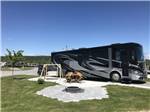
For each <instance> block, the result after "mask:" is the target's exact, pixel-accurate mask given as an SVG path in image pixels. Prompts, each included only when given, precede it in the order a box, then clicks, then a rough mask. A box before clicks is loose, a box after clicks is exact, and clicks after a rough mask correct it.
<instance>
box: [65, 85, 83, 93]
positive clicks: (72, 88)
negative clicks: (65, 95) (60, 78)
mask: <svg viewBox="0 0 150 112" xmlns="http://www.w3.org/2000/svg"><path fill="white" fill-rule="evenodd" d="M64 91H66V92H70V93H81V92H84V89H82V88H79V87H77V86H69V87H66V88H65V90H64Z"/></svg>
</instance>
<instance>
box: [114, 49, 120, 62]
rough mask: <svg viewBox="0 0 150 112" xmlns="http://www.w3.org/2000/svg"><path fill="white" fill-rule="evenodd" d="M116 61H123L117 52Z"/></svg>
mask: <svg viewBox="0 0 150 112" xmlns="http://www.w3.org/2000/svg"><path fill="white" fill-rule="evenodd" d="M115 59H116V60H117V61H120V60H121V57H120V51H116V55H115Z"/></svg>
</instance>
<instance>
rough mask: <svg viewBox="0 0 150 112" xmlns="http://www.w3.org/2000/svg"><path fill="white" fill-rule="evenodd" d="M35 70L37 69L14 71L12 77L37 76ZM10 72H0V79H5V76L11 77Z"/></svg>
mask: <svg viewBox="0 0 150 112" xmlns="http://www.w3.org/2000/svg"><path fill="white" fill-rule="evenodd" d="M37 70H38V68H36V67H35V68H33V69H32V70H20V71H19V70H16V71H14V75H21V74H22V75H24V74H26V75H37ZM11 75H12V71H0V77H6V76H11Z"/></svg>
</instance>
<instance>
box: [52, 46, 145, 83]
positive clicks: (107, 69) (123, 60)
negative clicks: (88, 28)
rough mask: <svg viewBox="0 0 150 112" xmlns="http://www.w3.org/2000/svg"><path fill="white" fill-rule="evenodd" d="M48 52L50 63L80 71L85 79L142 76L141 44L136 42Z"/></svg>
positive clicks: (140, 77) (138, 77)
mask: <svg viewBox="0 0 150 112" xmlns="http://www.w3.org/2000/svg"><path fill="white" fill-rule="evenodd" d="M51 56H52V62H53V63H55V64H61V65H62V69H63V73H64V74H66V73H67V72H69V71H80V72H82V74H84V78H86V79H93V78H107V79H111V80H113V81H121V80H123V79H125V80H144V79H145V78H146V73H145V69H144V68H145V66H144V56H143V50H142V46H141V45H140V44H137V43H124V44H112V45H108V46H101V47H93V48H81V49H76V50H68V51H60V52H53V53H52V54H51Z"/></svg>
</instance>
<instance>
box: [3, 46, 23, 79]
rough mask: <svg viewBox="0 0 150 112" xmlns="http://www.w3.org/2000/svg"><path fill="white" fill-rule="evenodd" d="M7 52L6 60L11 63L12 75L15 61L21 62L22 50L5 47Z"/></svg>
mask: <svg viewBox="0 0 150 112" xmlns="http://www.w3.org/2000/svg"><path fill="white" fill-rule="evenodd" d="M6 51H7V53H8V54H6V57H7V59H8V61H9V62H10V63H11V66H12V76H13V74H14V66H15V64H16V63H17V62H21V61H23V59H24V57H23V52H24V51H23V50H18V51H14V50H12V51H10V50H9V49H6Z"/></svg>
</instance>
